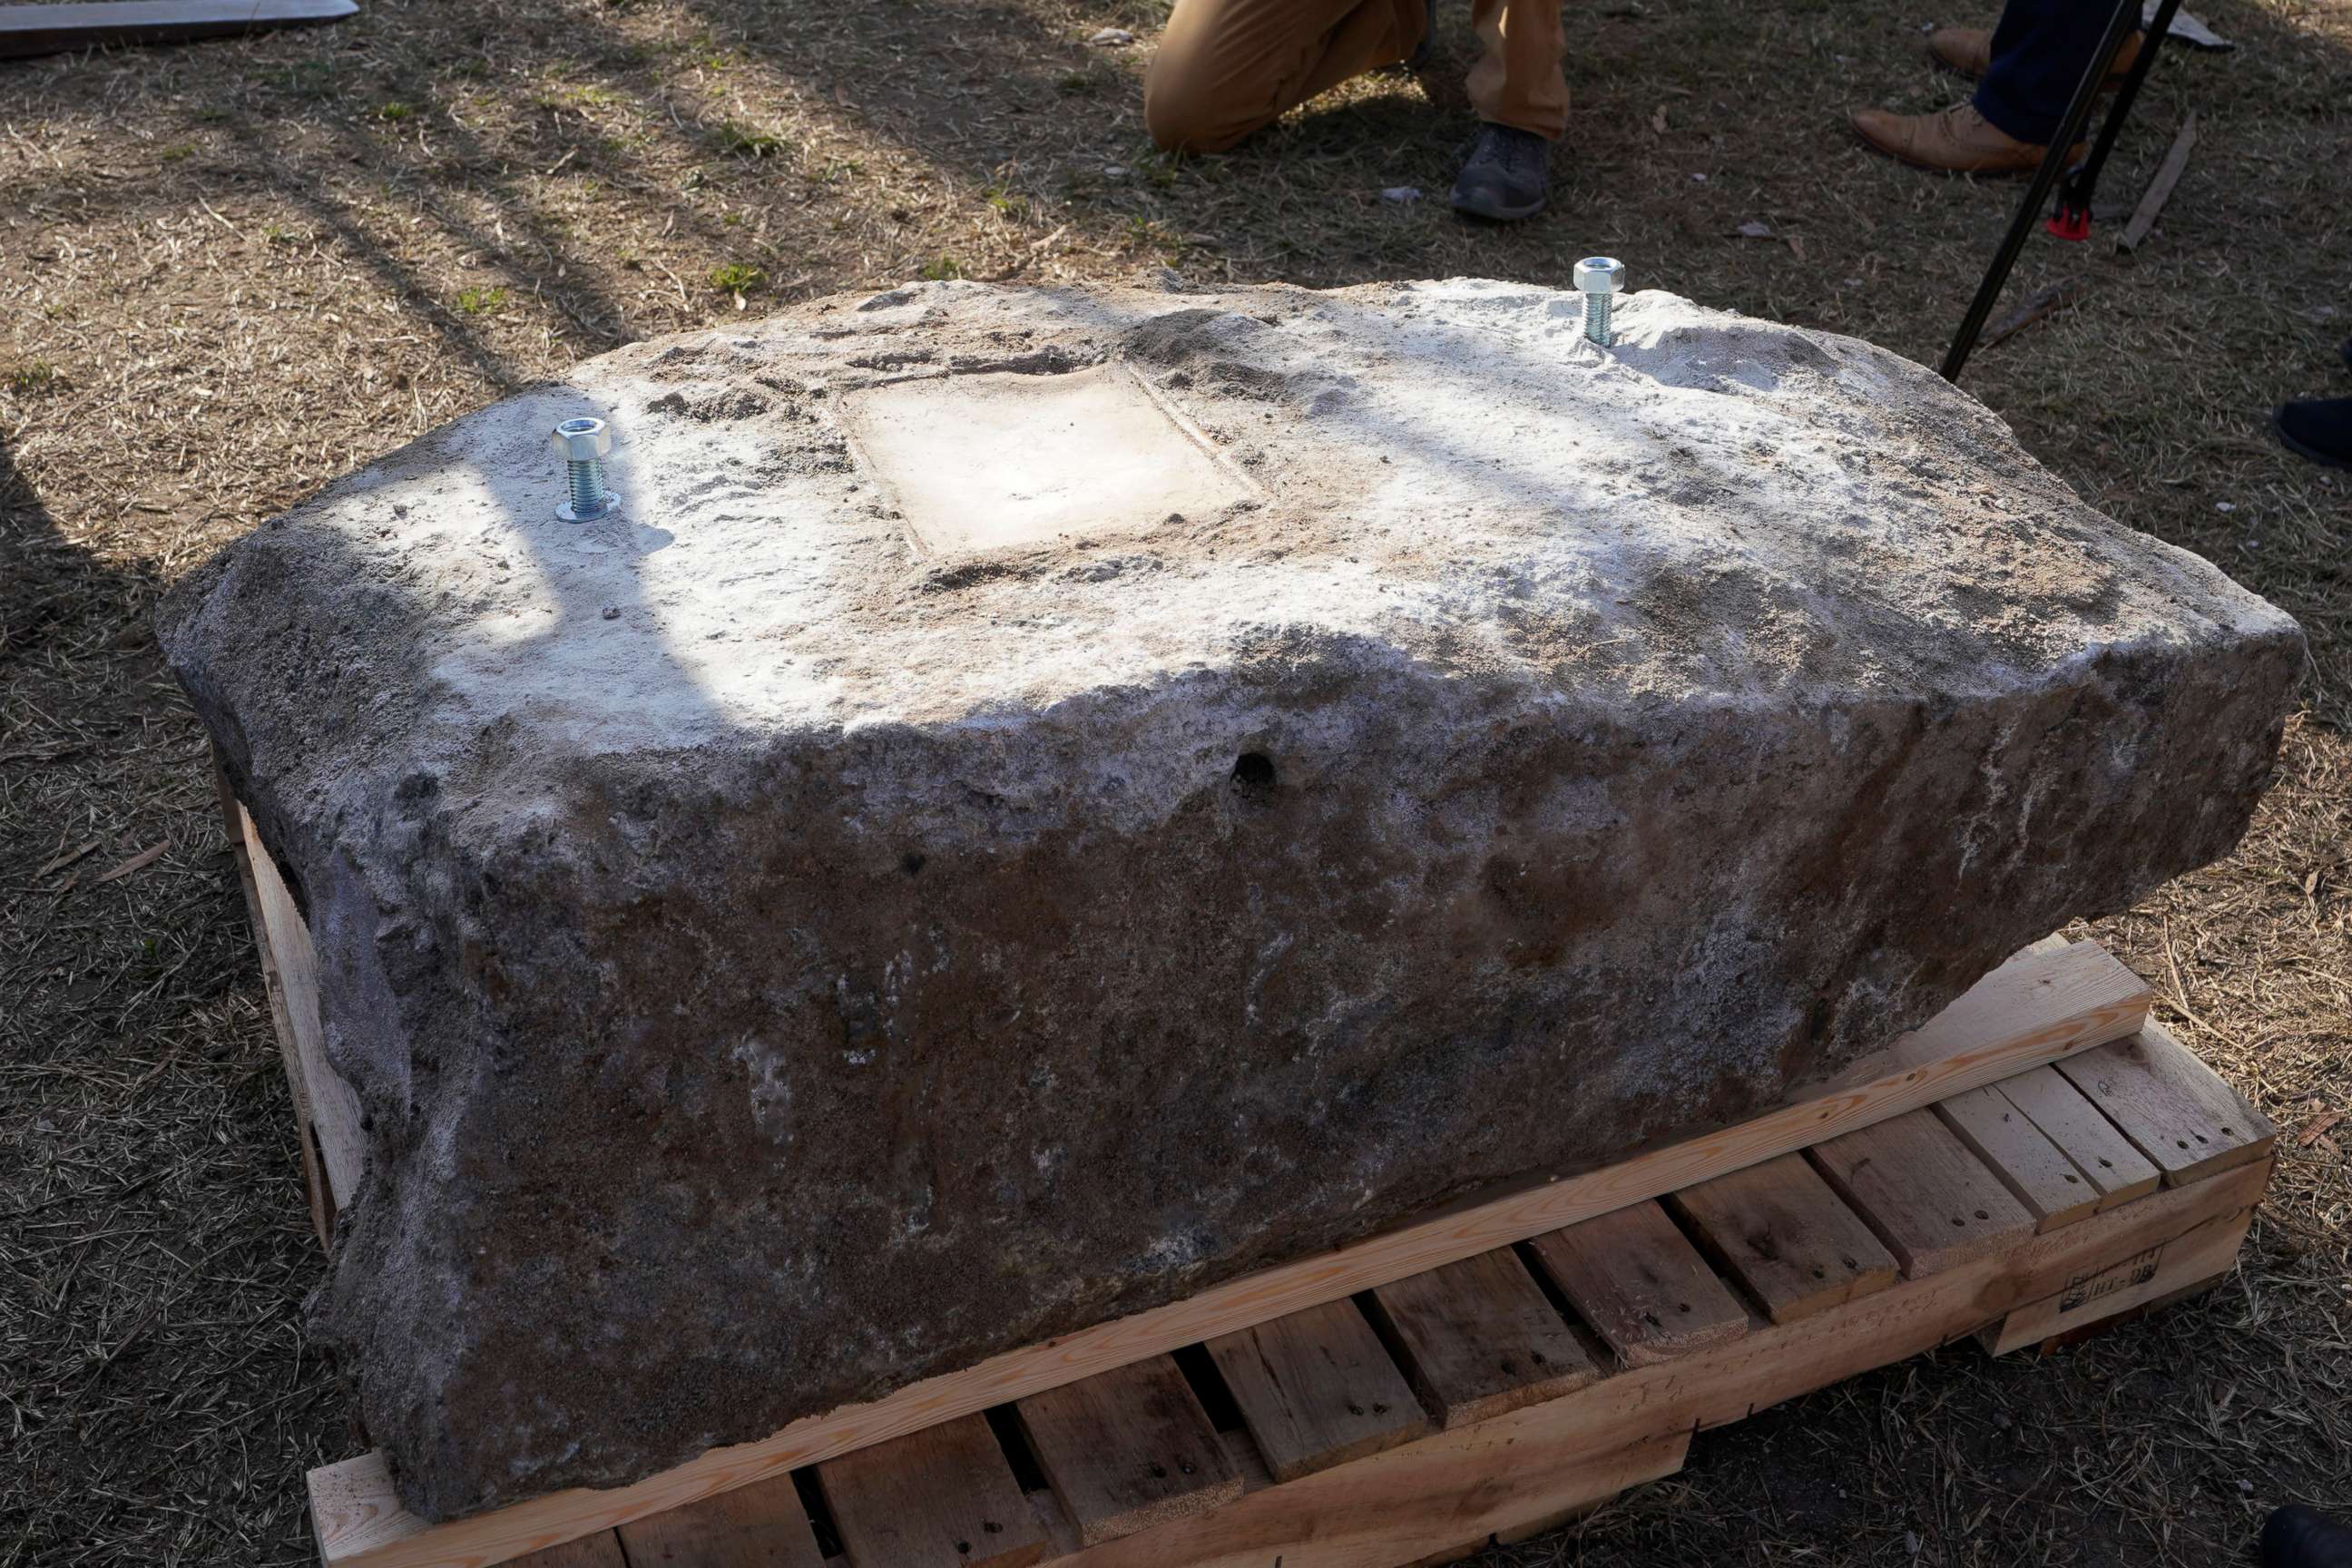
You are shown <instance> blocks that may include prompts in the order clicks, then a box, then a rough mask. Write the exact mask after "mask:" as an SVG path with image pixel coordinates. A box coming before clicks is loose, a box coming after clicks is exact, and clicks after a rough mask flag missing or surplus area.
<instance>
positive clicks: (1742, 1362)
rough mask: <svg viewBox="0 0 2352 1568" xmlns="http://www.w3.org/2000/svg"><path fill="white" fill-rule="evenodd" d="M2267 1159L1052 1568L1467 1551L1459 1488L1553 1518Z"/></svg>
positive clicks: (2256, 1177) (2190, 1226)
mask: <svg viewBox="0 0 2352 1568" xmlns="http://www.w3.org/2000/svg"><path fill="white" fill-rule="evenodd" d="M2267 1177H2268V1170H2267V1168H2266V1167H2264V1166H2248V1167H2242V1168H2241V1169H2239V1170H2235V1171H2231V1172H2230V1173H2226V1174H2225V1175H2223V1176H2222V1177H2221V1179H2220V1180H2218V1181H2214V1182H2208V1183H2201V1184H2197V1185H2194V1186H2190V1187H2187V1188H2183V1189H2180V1190H2178V1191H2168V1192H2162V1193H2158V1194H2156V1195H2154V1196H2152V1197H2148V1198H2145V1199H2143V1200H2141V1201H2140V1202H2138V1203H2136V1204H2128V1205H2125V1206H2123V1207H2121V1208H2117V1209H2112V1210H2109V1211H2108V1212H2106V1213H2105V1214H2100V1215H2093V1216H2092V1217H2091V1218H2090V1219H2088V1220H2085V1221H2084V1222H2083V1223H2082V1224H2080V1225H2074V1226H2066V1227H2065V1228H2064V1229H2063V1230H2056V1231H2053V1232H2050V1233H2049V1234H2048V1235H2036V1234H2033V1233H2032V1231H2031V1229H2030V1227H2029V1229H2028V1230H2027V1231H2026V1232H2024V1233H2023V1239H2022V1240H2021V1243H2020V1245H2018V1246H2017V1247H2014V1248H2012V1249H2011V1250H2010V1251H2008V1252H2005V1253H1999V1254H1995V1255H1992V1256H1990V1257H1985V1258H1975V1259H1972V1260H1970V1261H1969V1262H1966V1263H1962V1264H1959V1265H1957V1266H1955V1267H1954V1268H1949V1269H1948V1270H1945V1271H1944V1272H1942V1273H1939V1274H1934V1275H1930V1276H1927V1278H1925V1279H1906V1280H1901V1281H1898V1282H1896V1283H1895V1285H1894V1286H1892V1287H1890V1288H1889V1289H1885V1290H1882V1291H1879V1292H1878V1293H1877V1294H1875V1295H1873V1296H1869V1297H1865V1298H1864V1299H1863V1300H1858V1301H1853V1302H1850V1303H1848V1304H1847V1305H1845V1306H1843V1307H1840V1308H1835V1309H1832V1310H1829V1311H1825V1312H1819V1313H1816V1314H1814V1315H1813V1316H1811V1317H1810V1318H1806V1319H1803V1320H1801V1321H1797V1322H1793V1323H1786V1324H1781V1323H1775V1324H1769V1325H1767V1326H1765V1327H1763V1328H1759V1329H1758V1330H1757V1331H1754V1332H1752V1333H1750V1334H1748V1335H1747V1336H1746V1337H1744V1338H1742V1339H1738V1340H1735V1341H1732V1342H1728V1343H1727V1344H1722V1345H1717V1346H1715V1347H1713V1348H1711V1349H1707V1350H1704V1351H1701V1352H1697V1353H1696V1354H1694V1355H1692V1356H1689V1357H1686V1358H1683V1359H1680V1360H1676V1361H1674V1362H1670V1363H1664V1364H1661V1365H1656V1366H1649V1367H1638V1368H1633V1369H1631V1370H1628V1371H1624V1372H1621V1373H1618V1374H1616V1375H1615V1376H1613V1377H1604V1378H1601V1379H1600V1380H1599V1381H1597V1382H1595V1383H1592V1384H1588V1385H1587V1386H1585V1387H1583V1388H1580V1389H1578V1390H1577V1391H1576V1392H1574V1393H1572V1394H1568V1395H1566V1396H1565V1397H1563V1398H1560V1399H1556V1400H1551V1401H1549V1402H1548V1403H1545V1404H1542V1405H1528V1406H1525V1407H1523V1408H1521V1409H1518V1410H1514V1411H1510V1412H1508V1413H1507V1414H1506V1415H1500V1416H1497V1417H1496V1418H1495V1419H1494V1420H1492V1421H1484V1422H1480V1423H1477V1424H1476V1425H1475V1426H1465V1427H1459V1428H1456V1429H1454V1430H1452V1431H1446V1432H1440V1433H1437V1434H1435V1435H1433V1436H1428V1437H1424V1438H1422V1439H1421V1440H1420V1441H1418V1442H1414V1443H1408V1444H1406V1445H1405V1446H1404V1447H1400V1448H1391V1449H1390V1450H1388V1451H1387V1452H1385V1453H1381V1454H1375V1455H1373V1456H1372V1457H1371V1458H1369V1459H1363V1460H1360V1461H1359V1462H1357V1463H1355V1464H1352V1465H1343V1466H1341V1467H1339V1468H1337V1469H1330V1470H1324V1471H1320V1472H1318V1474H1315V1475H1312V1476H1308V1477H1307V1478H1305V1479H1302V1480H1297V1481H1293V1482H1291V1483H1289V1484H1287V1485H1283V1486H1273V1487H1268V1488H1265V1489H1263V1490H1261V1491H1256V1492H1253V1493H1251V1494H1250V1495H1249V1496H1247V1497H1244V1499H1242V1500H1240V1501H1239V1502H1237V1503H1234V1504H1233V1505H1232V1506H1231V1507H1229V1508H1224V1509H1220V1510H1217V1511H1215V1512H1213V1513H1208V1514H1201V1515H1196V1516H1194V1517H1192V1518H1191V1519H1188V1520H1185V1521H1181V1523H1178V1524H1175V1525H1171V1526H1170V1527H1168V1528H1166V1529H1164V1530H1160V1531H1150V1532H1149V1533H1146V1534H1141V1535H1133V1536H1129V1537H1127V1538H1125V1539H1123V1540H1119V1541H1115V1542H1108V1543H1107V1544H1105V1545H1101V1546H1096V1547H1091V1548H1089V1549H1087V1550H1086V1551H1083V1552H1077V1553H1076V1554H1075V1555H1073V1556H1069V1557H1066V1558H1063V1559H1060V1560H1058V1561H1057V1562H1056V1563H1055V1565H1054V1568H1170V1565H1171V1564H1178V1563H1181V1564H1182V1565H1183V1568H1272V1564H1273V1563H1274V1561H1275V1559H1276V1557H1277V1556H1278V1557H1280V1559H1281V1560H1282V1568H1387V1565H1388V1564H1391V1563H1396V1562H1398V1561H1400V1560H1412V1559H1416V1558H1426V1557H1443V1556H1446V1555H1450V1554H1458V1552H1460V1551H1461V1550H1462V1548H1463V1547H1464V1545H1465V1543H1466V1541H1465V1534H1466V1532H1465V1531H1464V1529H1463V1528H1462V1527H1463V1525H1464V1523H1465V1520H1464V1518H1463V1513H1464V1506H1465V1499H1472V1498H1475V1499H1478V1500H1481V1506H1482V1507H1486V1508H1490V1509H1492V1510H1494V1512H1495V1513H1507V1512H1508V1511H1509V1510H1510V1509H1511V1508H1512V1507H1513V1506H1514V1505H1516V1506H1519V1507H1522V1508H1524V1510H1525V1512H1526V1514H1527V1515H1528V1516H1532V1517H1541V1516H1542V1515H1543V1514H1544V1512H1545V1510H1546V1506H1547V1505H1549V1504H1550V1500H1549V1499H1544V1500H1541V1501H1538V1496H1537V1494H1538V1489H1542V1488H1546V1487H1557V1486H1559V1484H1560V1483H1561V1481H1562V1480H1563V1479H1570V1480H1572V1479H1573V1478H1575V1477H1577V1476H1578V1475H1580V1473H1589V1472H1590V1470H1591V1468H1594V1467H1596V1466H1600V1465H1602V1464H1604V1463H1605V1462H1606V1459H1607V1457H1608V1456H1609V1455H1612V1454H1615V1453H1620V1452H1622V1451H1623V1450H1624V1449H1625V1448H1626V1447H1627V1446H1628V1445H1629V1443H1647V1442H1653V1441H1662V1440H1673V1439H1686V1438H1687V1437H1688V1436H1689V1434H1690V1433H1691V1432H1692V1431H1693V1430H1694V1429H1704V1428H1706V1427H1708V1426H1722V1425H1725V1424H1727V1423H1728V1422H1732V1421H1737V1420H1740V1419H1742V1418H1743V1417H1745V1416H1747V1415H1750V1414H1752V1413H1753V1412H1755V1411H1757V1410H1760V1409H1763V1408H1764V1407H1765V1406H1767V1405H1776V1404H1779V1403H1780V1401H1782V1400H1784V1399H1790V1398H1793V1397H1795V1396H1796V1395H1798V1394H1804V1393H1809V1392H1811V1390H1813V1389H1816V1388H1822V1387H1825V1386H1827V1385H1828V1384H1832V1383H1836V1382H1838V1381H1840V1380H1841V1379H1843V1378H1847V1377H1851V1376H1853V1375H1854V1374H1855V1373H1861V1372H1865V1371H1868V1370H1870V1369H1872V1368H1874V1367H1878V1366H1883V1365H1885V1364H1887V1363H1890V1362H1895V1361H1899V1360H1902V1359H1904V1358H1906V1357H1908V1356H1913V1355H1917V1354H1920V1353H1922V1352H1926V1351H1930V1350H1933V1349H1935V1348H1936V1347H1937V1346H1938V1345H1940V1344H1943V1343H1945V1342H1948V1341H1949V1340H1952V1339H1955V1338H1958V1337H1959V1336H1961V1335H1964V1334H1968V1333H1970V1332H1973V1331H1975V1330H1976V1329H1977V1328H1978V1327H1979V1325H1981V1324H1982V1323H1983V1322H1984V1321H1985V1320H1986V1318H1987V1316H1988V1315H1989V1314H1999V1313H2001V1312H2004V1311H2007V1310H2011V1309H2013V1308H2015V1307H2017V1306H2020V1305H2022V1304H2024V1303H2027V1302H2030V1301H2032V1300H2040V1299H2041V1298H2042V1297H2044V1296H2047V1295H2050V1294H2051V1293H2053V1291H2055V1290H2057V1289H2060V1288H2061V1287H2062V1286H2063V1283H2064V1281H2065V1280H2066V1279H2068V1278H2070V1277H2071V1276H2073V1275H2074V1274H2076V1273H2079V1272H2081V1271H2082V1270H2083V1269H2084V1268H2087V1267H2092V1266H2095V1265H2096V1264H2098V1263H2099V1262H2101V1260H2103V1259H2105V1258H2114V1257H2118V1256H2130V1255H2131V1254H2134V1253H2137V1252H2138V1251H2141V1250H2143V1249H2145V1248H2147V1247H2160V1246H2162V1245H2164V1244H2165V1243H2167V1242H2168V1241H2170V1240H2172V1239H2173V1238H2175V1237H2180V1236H2183V1235H2186V1234H2188V1233H2189V1232H2190V1231H2191V1230H2194V1229H2195V1228H2196V1227H2197V1226H2200V1225H2202V1224H2204V1223H2206V1222H2207V1221H2209V1220H2210V1219H2212V1218H2214V1217H2215V1216H2217V1215H2236V1214H2238V1213H2240V1212H2242V1210H2244V1209H2245V1208H2247V1207H2250V1206H2251V1205H2252V1204H2253V1203H2255V1202H2256V1201H2257V1200H2258V1199H2259V1198H2260V1197H2261V1195H2262V1190H2263V1182H2264V1181H2265V1180H2266V1179H2267ZM1596 1500H1597V1499H1596ZM1551 1511H1552V1512H1553V1513H1555V1514H1556V1513H1557V1512H1558V1511H1559V1507H1558V1505H1551ZM1487 1517H1489V1518H1491V1517H1493V1514H1489V1515H1488V1516H1487ZM1477 1528H1479V1529H1481V1530H1484V1531H1497V1532H1499V1531H1502V1530H1504V1529H1506V1528H1508V1527H1507V1525H1504V1524H1498V1523H1481V1524H1479V1525H1478V1526H1477Z"/></svg>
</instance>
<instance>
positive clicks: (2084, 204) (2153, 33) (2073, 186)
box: [2059, 0, 2180, 214]
mask: <svg viewBox="0 0 2352 1568" xmlns="http://www.w3.org/2000/svg"><path fill="white" fill-rule="evenodd" d="M2179 9H2180V0H2157V7H2156V20H2155V21H2154V22H2152V23H2151V24H2149V26H2148V30H2147V43H2145V44H2143V45H2141V46H2140V51H2139V58H2137V59H2136V60H2134V61H2132V68H2131V69H2130V71H2128V72H2127V73H2126V75H2125V77H2124V82H2123V86H2122V87H2121V88H2119V89H2116V100H2115V102H2114V103H2112V104H2110V105H2109V106H2108V108H2107V117H2106V119H2105V120H2104V121H2101V122H2100V124H2099V138H2098V140H2097V141H2095V142H2092V143H2091V155H2090V156H2089V157H2087V158H2085V159H2084V160H2083V166H2082V167H2081V168H2079V169H2077V170H2075V171H2074V173H2073V174H2069V175H2067V176H2066V181H2065V184H2064V185H2063V187H2062V188H2061V190H2060V194H2059V199H2060V200H2061V201H2062V202H2063V203H2064V204H2065V205H2067V206H2068V207H2071V208H2073V209H2074V210H2076V211H2078V212H2082V213H2084V214H2087V213H2089V212H2090V210H2091V198H2092V197H2093V196H2094V195H2096V194H2097V192H2098V188H2099V172H2100V171H2101V170H2103V169H2105V167H2106V166H2107V154H2108V153H2112V152H2114V151H2115V150H2116V137H2117V136H2118V135H2120V134H2121V133H2122V132H2123V128H2124V121H2126V120H2127V119H2129V118H2130V117H2131V111H2132V105H2133V103H2135V102H2136V101H2137V100H2138V98H2139V89H2140V84H2141V83H2142V82H2145V81H2146V80H2147V73H2148V72H2149V71H2150V70H2151V69H2153V68H2155V66H2156V50H2157V46H2158V45H2159V44H2161V43H2163V42H2164V36H2165V34H2166V33H2167V32H2168V31H2169V30H2170V29H2171V26H2172V17H2173V14H2174V13H2175V12H2177V11H2179Z"/></svg>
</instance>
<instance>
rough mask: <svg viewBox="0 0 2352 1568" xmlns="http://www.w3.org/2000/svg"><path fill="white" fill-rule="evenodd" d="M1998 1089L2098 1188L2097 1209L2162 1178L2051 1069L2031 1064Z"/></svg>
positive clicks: (2149, 1187)
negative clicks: (2033, 1066)
mask: <svg viewBox="0 0 2352 1568" xmlns="http://www.w3.org/2000/svg"><path fill="white" fill-rule="evenodd" d="M2000 1092H2001V1093H2002V1095H2003V1096H2005V1097H2006V1098H2007V1099H2008V1100H2009V1102H2010V1103H2011V1105H2014V1106H2015V1107H2017V1108H2018V1109H2019V1110H2022V1111H2023V1112H2025V1114H2026V1115H2027V1116H2028V1117H2029V1118H2030V1119H2032V1122H2033V1124H2034V1125H2035V1126H2036V1127H2039V1128H2040V1129H2042V1136H2044V1137H2046V1138H2048V1139H2049V1140H2050V1141H2051V1142H2053V1143H2055V1144H2057V1145H2058V1147H2059V1148H2061V1149H2063V1150H2064V1151H2065V1152H2066V1157H2067V1158H2068V1159H2070V1160H2072V1161H2074V1168H2075V1169H2076V1170H2078V1171H2080V1172H2082V1173H2083V1174H2084V1177H2085V1178H2086V1179H2087V1180H2088V1181H2089V1182H2090V1184H2092V1185H2093V1186H2095V1187H2096V1188H2098V1189H2099V1206H2100V1207H2101V1208H2113V1207H2115V1206H2116V1205H2117V1204H2121V1203H2129V1202H2130V1201H2131V1200H2132V1199H2134V1198H2137V1197H2144V1196H2146V1195H2147V1194H2149V1193H2152V1192H2154V1191H2156V1189H2157V1185H2158V1183H2160V1182H2161V1181H2162V1180H2163V1179H2164V1178H2163V1173H2161V1172H2159V1171H2158V1169H2157V1168H2156V1166H2155V1164H2154V1163H2152V1162H2150V1161H2149V1159H2148V1157H2147V1155H2145V1154H2143V1153H2141V1152H2139V1150H2138V1149H2137V1148H2136V1147H2134V1146H2133V1144H2132V1141H2131V1140H2130V1139H2128V1138H2126V1137H2125V1136H2124V1135H2123V1133H2122V1132H2121V1131H2118V1130H2117V1129H2116V1124H2115V1123H2114V1122H2112V1121H2108V1120H2107V1119H2106V1116H2105V1113H2104V1112H2102V1111H2101V1110H2099V1108H2098V1107H2097V1106H2095V1105H2093V1104H2092V1103H2091V1102H2090V1101H2089V1100H2086V1099H2084V1097H2083V1091H2082V1090H2081V1089H2076V1088H2075V1087H2074V1085H2073V1084H2072V1083H2070V1082H2068V1081H2067V1079H2066V1075H2065V1074H2063V1073H2062V1072H2060V1071H2059V1070H2058V1069H2057V1068H2054V1067H2040V1068H2033V1069H2032V1070H2031V1071H2028V1072H2021V1073H2019V1074H2018V1075H2017V1076H2016V1077H2014V1078H2005V1079H2001V1080H2000Z"/></svg>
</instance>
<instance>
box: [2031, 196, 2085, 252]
mask: <svg viewBox="0 0 2352 1568" xmlns="http://www.w3.org/2000/svg"><path fill="white" fill-rule="evenodd" d="M2042 227H2044V228H2046V229H2048V230H2049V231H2050V232H2051V233H2052V234H2053V235H2056V236H2057V237H2059V238H2060V239H2071V240H2074V241H2077V242H2080V241H2082V240H2085V239H2088V238H2090V237H2091V209H2090V208H2089V207H2087V206H2080V207H2078V206H2076V205H2074V204H2073V203H2071V202H2066V201H2061V202H2060V203H2059V204H2058V210H2057V211H2056V212H2054V213H2052V214H2051V215H2050V221H2049V222H2047V223H2045V224H2043V225H2042Z"/></svg>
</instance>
